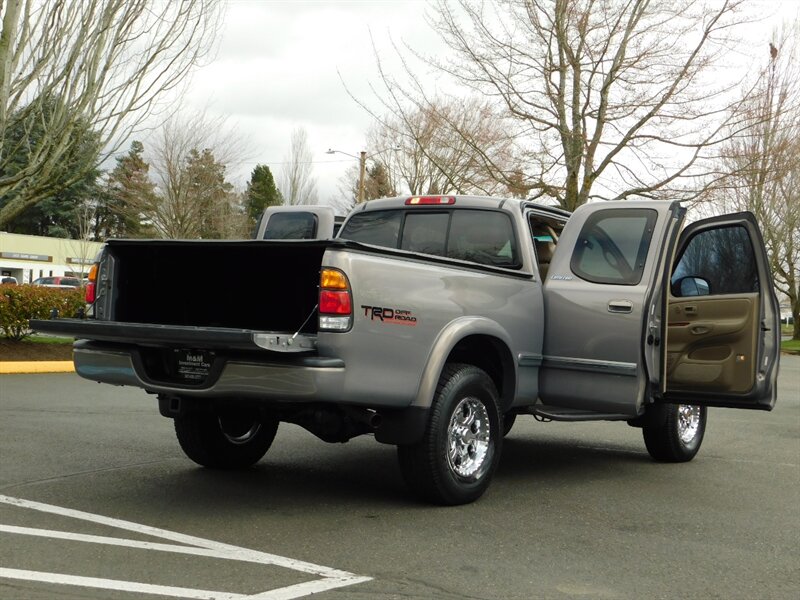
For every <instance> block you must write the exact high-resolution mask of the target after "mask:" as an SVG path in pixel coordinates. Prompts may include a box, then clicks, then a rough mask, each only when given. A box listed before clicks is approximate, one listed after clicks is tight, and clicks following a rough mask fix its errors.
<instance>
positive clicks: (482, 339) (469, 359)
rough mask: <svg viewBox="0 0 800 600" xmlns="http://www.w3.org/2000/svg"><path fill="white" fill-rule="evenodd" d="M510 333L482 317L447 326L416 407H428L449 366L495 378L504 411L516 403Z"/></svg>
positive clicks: (433, 353)
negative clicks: (461, 365)
mask: <svg viewBox="0 0 800 600" xmlns="http://www.w3.org/2000/svg"><path fill="white" fill-rule="evenodd" d="M510 345H511V344H510V339H509V335H508V334H507V333H506V331H505V330H504V329H503V328H502V327H500V325H498V324H497V323H496V322H494V321H491V320H489V319H486V318H482V317H462V318H459V319H456V320H455V321H452V322H451V323H449V324H448V326H447V327H445V328H444V329H443V330H442V332H441V333H440V334H439V336H438V337H437V338H436V341H435V342H434V344H433V348H432V349H431V352H430V354H429V358H428V362H427V365H426V367H425V370H424V372H423V375H422V379H421V381H420V385H419V389H418V390H417V396H416V398H415V400H414V402H413V404H412V406H416V407H421V408H428V407H430V405H431V402H432V400H433V396H434V393H435V391H436V385H437V383H438V381H439V377H440V375H441V373H442V371H443V370H444V367H445V365H446V364H447V363H450V362H458V363H464V364H470V365H474V366H476V367H478V368H480V369H482V370H483V371H485V372H486V374H487V375H488V376H489V377H490V378H491V379H492V381H493V382H494V384H495V387H496V388H497V392H498V396H499V403H500V410H501V411H506V410H507V409H508V408H509V407H510V406H511V404H512V402H513V401H514V396H515V393H516V382H517V372H516V363H515V361H514V356H513V354H512V352H511V350H510Z"/></svg>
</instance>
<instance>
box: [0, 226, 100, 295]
mask: <svg viewBox="0 0 800 600" xmlns="http://www.w3.org/2000/svg"><path fill="white" fill-rule="evenodd" d="M101 246H102V244H101V243H100V242H89V241H86V240H68V239H60V238H51V237H43V236H39V235H20V234H17V233H6V232H4V231H0V276H4V277H9V276H10V277H16V278H17V281H18V282H19V283H30V282H31V281H33V280H34V279H37V278H39V277H51V276H63V275H66V276H72V277H81V278H83V277H85V276H86V274H87V273H88V272H89V268H90V267H91V266H92V262H94V258H95V256H97V253H98V252H100V248H101Z"/></svg>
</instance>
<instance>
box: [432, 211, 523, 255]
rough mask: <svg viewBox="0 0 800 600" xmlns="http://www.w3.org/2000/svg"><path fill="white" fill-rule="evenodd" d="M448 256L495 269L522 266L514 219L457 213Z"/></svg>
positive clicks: (488, 213) (499, 214)
mask: <svg viewBox="0 0 800 600" xmlns="http://www.w3.org/2000/svg"><path fill="white" fill-rule="evenodd" d="M447 256H448V257H449V258H458V259H460V260H469V261H472V262H476V263H480V264H483V265H493V266H495V267H508V268H515V267H519V256H518V252H517V244H516V238H515V237H514V227H513V225H512V223H511V218H510V217H509V216H508V215H507V214H505V213H502V212H496V211H486V210H456V211H453V219H452V223H451V224H450V236H449V238H448V241H447Z"/></svg>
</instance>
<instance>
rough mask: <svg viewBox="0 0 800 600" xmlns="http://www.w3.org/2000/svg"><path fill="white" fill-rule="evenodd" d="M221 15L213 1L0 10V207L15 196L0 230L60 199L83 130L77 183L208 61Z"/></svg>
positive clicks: (34, 1) (2, 213) (13, 1)
mask: <svg viewBox="0 0 800 600" xmlns="http://www.w3.org/2000/svg"><path fill="white" fill-rule="evenodd" d="M219 6H220V3H219V0H175V1H171V2H156V3H153V2H150V1H149V0H75V1H72V2H64V1H53V2H41V1H39V0H7V1H6V2H0V12H1V13H2V17H1V19H2V32H0V198H3V196H6V195H7V194H9V193H11V192H14V197H13V198H12V199H11V200H10V201H8V202H7V203H5V205H3V206H2V207H0V226H2V225H4V224H5V223H7V222H8V221H9V220H10V219H12V218H13V217H14V216H16V215H18V214H19V213H20V212H21V211H22V210H23V209H25V208H26V207H28V206H30V205H32V204H35V203H36V202H37V201H39V200H40V199H42V198H44V197H46V196H47V195H49V194H52V193H53V192H54V191H57V190H56V189H54V185H55V184H54V178H53V177H52V176H51V174H52V173H53V171H55V170H57V169H58V166H59V164H60V163H61V162H62V161H63V160H64V158H65V157H66V156H69V155H70V154H71V152H72V148H71V146H72V144H73V141H74V140H73V138H74V135H73V134H74V132H75V130H76V129H78V128H79V127H80V124H81V123H89V125H90V127H91V128H92V129H93V131H94V132H95V134H96V160H95V161H92V162H90V163H88V164H87V165H85V169H84V170H83V172H80V171H81V170H80V169H78V170H77V171H78V172H77V173H76V174H75V177H76V178H80V177H82V176H83V174H84V173H85V172H86V171H87V170H89V169H92V168H94V167H95V166H96V165H97V164H99V163H100V162H102V161H103V160H104V159H105V158H106V157H107V156H110V155H111V154H113V153H114V152H115V151H116V150H117V149H118V147H119V145H120V144H122V143H124V142H125V140H126V139H127V138H128V137H129V135H130V134H131V133H132V132H133V131H135V130H137V129H138V128H140V127H141V126H142V124H143V121H144V119H145V118H147V117H148V116H149V115H152V114H153V112H154V110H156V109H157V108H158V100H159V99H160V98H162V97H163V94H164V93H165V92H168V91H170V90H174V89H176V88H178V87H179V86H180V85H181V84H182V83H183V82H184V80H185V79H186V76H187V75H188V74H189V72H190V71H191V69H192V67H194V66H195V65H197V64H198V63H199V62H200V61H201V60H202V59H203V58H204V57H205V56H206V55H207V53H208V51H209V49H210V47H211V45H212V44H213V41H214V38H215V33H216V29H217V26H218V22H219V16H220V10H219ZM20 122H22V123H35V124H36V126H37V127H39V128H41V130H42V131H44V132H45V133H46V135H43V136H37V138H36V143H35V144H33V145H31V144H30V140H29V139H28V138H26V137H25V136H20V137H17V138H14V139H9V137H8V136H7V135H6V133H7V131H8V130H9V128H10V127H12V126H13V125H14V124H18V123H20ZM20 153H22V154H23V155H24V161H22V162H21V164H20V161H19V156H20ZM12 160H15V161H16V162H15V163H13V165H12V163H11V162H9V161H12ZM12 166H13V168H11V167H12ZM72 183H74V181H67V182H63V181H59V182H58V185H60V186H61V187H63V186H68V185H71V184H72Z"/></svg>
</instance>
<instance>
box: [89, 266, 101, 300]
mask: <svg viewBox="0 0 800 600" xmlns="http://www.w3.org/2000/svg"><path fill="white" fill-rule="evenodd" d="M98 268H99V267H98V264H97V263H94V264H93V265H92V268H91V269H89V276H88V279H89V283H88V284H87V285H86V302H87V303H88V304H92V303H93V302H94V300H95V293H96V291H97V270H98Z"/></svg>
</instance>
